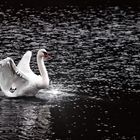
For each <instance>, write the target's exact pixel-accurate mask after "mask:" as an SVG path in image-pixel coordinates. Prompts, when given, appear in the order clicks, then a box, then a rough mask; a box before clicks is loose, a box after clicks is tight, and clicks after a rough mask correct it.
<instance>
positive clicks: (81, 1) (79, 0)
mask: <svg viewBox="0 0 140 140" xmlns="http://www.w3.org/2000/svg"><path fill="white" fill-rule="evenodd" d="M0 4H1V5H2V4H4V6H14V7H20V6H23V7H24V6H25V7H46V6H61V7H64V6H68V5H77V6H81V7H84V6H89V5H91V6H99V5H101V6H103V5H104V6H109V5H110V6H113V5H122V6H138V5H140V1H139V0H34V1H33V0H0Z"/></svg>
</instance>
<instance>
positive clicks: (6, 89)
mask: <svg viewBox="0 0 140 140" xmlns="http://www.w3.org/2000/svg"><path fill="white" fill-rule="evenodd" d="M31 56H32V52H31V51H27V52H26V53H25V54H24V55H23V57H22V59H21V60H20V62H19V64H18V65H17V66H16V65H15V63H14V61H13V59H12V58H10V57H7V58H5V59H3V60H1V61H0V88H1V90H2V92H3V93H4V95H5V96H7V97H19V96H35V95H36V93H38V91H39V90H40V89H46V88H48V86H49V76H48V72H47V70H46V67H45V64H44V60H45V59H47V58H48V57H49V55H48V52H47V51H46V50H45V49H40V50H39V51H38V53H37V65H38V68H39V72H40V75H36V74H35V73H34V72H33V71H32V70H31V68H30V60H31Z"/></svg>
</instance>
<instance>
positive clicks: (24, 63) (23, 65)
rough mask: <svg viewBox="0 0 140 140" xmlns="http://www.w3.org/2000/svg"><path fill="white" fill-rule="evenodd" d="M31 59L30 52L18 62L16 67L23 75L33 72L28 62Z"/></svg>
mask: <svg viewBox="0 0 140 140" xmlns="http://www.w3.org/2000/svg"><path fill="white" fill-rule="evenodd" d="M31 57H32V52H31V51H27V52H26V53H25V54H24V55H23V57H22V59H21V60H20V62H19V63H18V65H17V68H18V69H19V70H20V71H22V72H23V73H33V71H32V70H31V68H30V61H31Z"/></svg>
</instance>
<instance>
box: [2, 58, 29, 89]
mask: <svg viewBox="0 0 140 140" xmlns="http://www.w3.org/2000/svg"><path fill="white" fill-rule="evenodd" d="M27 82H28V78H27V77H26V76H25V75H24V74H23V73H21V72H20V71H19V70H18V69H17V67H16V65H15V63H14V61H13V60H12V59H11V58H9V57H8V58H6V59H3V60H2V61H0V87H1V89H2V90H3V91H8V90H10V88H11V87H12V84H13V83H15V84H16V87H17V88H20V87H21V86H22V85H23V84H25V83H27Z"/></svg>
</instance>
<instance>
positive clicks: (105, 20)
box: [0, 7, 140, 140]
mask: <svg viewBox="0 0 140 140" xmlns="http://www.w3.org/2000/svg"><path fill="white" fill-rule="evenodd" d="M3 14H4V18H3V20H2V22H1V23H0V42H1V44H0V47H1V49H0V58H1V59H3V58H5V57H7V56H10V57H12V58H13V59H14V60H15V62H16V63H17V62H18V61H19V60H20V58H21V57H22V55H23V54H24V53H25V52H26V51H27V50H33V57H32V60H31V68H32V69H33V71H34V72H36V73H39V72H38V69H37V65H36V52H37V50H38V49H39V48H45V49H46V50H48V51H49V52H51V53H52V55H53V59H51V60H49V61H47V62H45V64H46V67H47V70H48V72H49V76H50V79H51V82H52V83H51V86H50V88H49V89H48V90H44V91H42V92H41V93H40V94H39V95H37V98H36V97H28V98H27V97H25V98H18V99H8V98H6V97H4V96H0V139H15V140H16V139H23V140H24V139H25V140H26V139H27V140H28V139H29V140H32V139H37V140H42V139H44V140H46V139H79V138H80V139H91V138H92V139H95V140H96V139H97V140H98V139H103V140H105V139H108V140H112V139H115V140H120V139H131V138H134V137H136V139H137V136H138V135H139V130H140V123H139V118H140V115H139V113H138V112H139V111H138V110H140V101H139V92H138V91H139V83H140V80H139V79H140V77H139V73H140V72H139V71H140V68H139V63H140V57H139V50H140V47H139V44H140V38H139V36H140V30H139V22H140V12H139V11H136V10H134V9H133V8H131V7H128V8H120V7H106V8H101V7H100V8H92V7H89V8H86V9H80V8H78V7H69V8H65V9H61V8H58V7H55V8H46V9H42V10H35V9H29V8H26V9H5V10H3ZM1 95H2V94H1ZM128 126H129V127H128Z"/></svg>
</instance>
